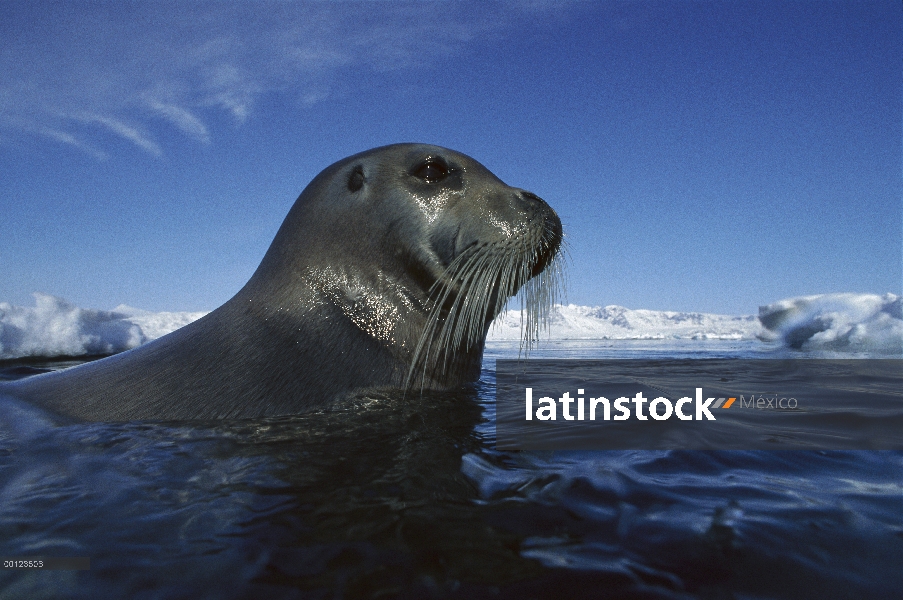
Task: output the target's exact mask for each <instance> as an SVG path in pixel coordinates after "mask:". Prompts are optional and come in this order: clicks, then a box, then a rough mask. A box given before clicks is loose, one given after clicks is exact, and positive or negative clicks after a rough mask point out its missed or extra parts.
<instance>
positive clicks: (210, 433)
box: [0, 340, 903, 599]
mask: <svg viewBox="0 0 903 600" xmlns="http://www.w3.org/2000/svg"><path fill="white" fill-rule="evenodd" d="M518 354H519V348H518V346H517V344H516V343H509V342H495V343H492V344H490V345H489V347H488V348H487V352H486V355H485V357H484V369H483V373H482V377H481V380H480V381H479V382H478V383H477V384H475V385H473V386H471V387H469V388H467V389H465V390H460V391H458V392H454V393H443V394H436V393H424V394H423V395H419V394H407V395H402V394H387V395H385V396H380V397H360V398H355V399H352V400H350V401H349V402H347V403H346V404H343V405H342V406H339V407H336V408H335V409H334V410H331V411H329V412H322V413H316V414H308V415H300V416H295V417H286V418H278V419H259V420H251V421H247V420H246V421H226V422H209V423H191V424H186V423H125V424H121V423H120V424H110V423H92V424H81V425H70V426H63V427H57V426H53V425H51V424H49V422H47V421H46V420H45V419H44V418H43V416H42V415H41V414H40V413H38V412H37V411H35V410H33V409H31V408H29V407H27V406H19V405H15V404H12V403H8V402H5V403H4V404H3V405H2V406H0V554H2V555H3V556H5V557H12V556H51V557H55V556H77V557H89V558H90V561H91V568H90V570H85V571H23V570H0V598H58V597H66V598H104V597H109V598H263V597H266V598H394V597H400V598H609V597H614V598H712V599H722V598H723V599H728V598H738V599H739V598H851V599H852V598H856V599H859V598H893V597H899V594H900V590H903V453H900V452H890V451H882V452H866V451H855V452H854V451H845V452H836V451H835V452H818V451H780V452H771V451H605V452H601V451H598V452H545V453H530V452H499V451H498V450H496V449H495V445H494V439H495V425H494V421H493V418H494V400H495V395H494V378H495V373H494V364H495V359H497V358H512V357H517V356H518ZM790 356H801V355H800V353H798V352H794V351H792V350H786V349H782V348H779V347H776V346H769V345H767V344H762V343H761V342H757V341H737V342H725V341H705V340H685V341H621V340H619V341H579V342H557V343H552V342H550V343H547V344H545V345H544V346H543V347H541V348H540V349H537V350H535V351H533V352H532V353H531V357H537V358H731V357H736V358H786V357H790ZM805 356H806V357H807V358H810V357H812V355H811V354H806V355H805ZM69 364H71V363H69ZM57 366H59V365H57V364H42V363H38V362H30V363H6V364H5V365H4V368H3V369H0V376H4V377H7V378H13V377H23V376H29V375H30V374H33V373H35V372H39V371H40V370H42V369H44V368H56V367H57ZM901 379H903V374H901Z"/></svg>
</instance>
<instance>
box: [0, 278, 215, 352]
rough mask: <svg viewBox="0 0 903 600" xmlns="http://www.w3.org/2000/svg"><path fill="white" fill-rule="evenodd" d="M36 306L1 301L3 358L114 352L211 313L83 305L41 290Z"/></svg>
mask: <svg viewBox="0 0 903 600" xmlns="http://www.w3.org/2000/svg"><path fill="white" fill-rule="evenodd" d="M33 296H34V298H35V306H34V307H26V306H13V305H11V304H9V303H8V302H0V359H10V358H22V357H26V356H48V357H49V356H83V355H90V354H114V353H116V352H122V351H123V350H128V349H130V348H134V347H136V346H140V345H141V344H143V343H145V342H149V341H150V340H152V339H155V338H157V337H160V336H161V335H164V334H166V333H169V332H170V331H173V330H175V329H178V328H179V327H182V326H183V325H187V324H188V323H190V322H191V321H194V320H195V319H198V318H200V317H202V316H203V315H204V314H205V313H149V312H146V311H139V310H136V309H132V308H129V307H127V306H120V307H117V308H116V309H114V310H112V311H107V310H93V309H88V308H79V307H77V306H75V305H73V304H70V303H69V302H66V301H65V300H63V299H62V298H57V297H56V296H50V295H48V294H41V293H35V294H33Z"/></svg>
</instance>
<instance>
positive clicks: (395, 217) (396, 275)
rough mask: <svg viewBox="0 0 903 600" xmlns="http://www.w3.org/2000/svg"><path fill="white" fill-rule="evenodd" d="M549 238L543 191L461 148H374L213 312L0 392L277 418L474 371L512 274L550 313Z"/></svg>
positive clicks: (82, 416) (190, 415) (323, 188)
mask: <svg viewBox="0 0 903 600" xmlns="http://www.w3.org/2000/svg"><path fill="white" fill-rule="evenodd" d="M561 237H562V232H561V222H560V221H559V219H558V216H557V215H556V214H555V212H554V211H553V210H552V209H551V208H550V207H549V206H548V205H547V204H546V203H545V202H544V201H543V200H541V199H540V198H538V197H537V196H535V195H533V194H531V193H529V192H526V191H524V190H520V189H517V188H512V187H509V186H507V185H505V184H504V183H502V181H500V180H499V179H498V178H497V177H496V176H495V175H493V174H492V173H491V172H489V170H487V169H486V168H485V167H483V166H482V165H481V164H480V163H478V162H476V161H475V160H473V159H472V158H469V157H467V156H465V155H463V154H460V153H457V152H454V151H451V150H448V149H445V148H440V147H437V146H428V145H421V144H396V145H391V146H384V147H381V148H376V149H373V150H369V151H367V152H363V153H361V154H356V155H354V156H351V157H349V158H346V159H344V160H341V161H339V162H337V163H335V164H334V165H332V166H330V167H328V168H326V169H325V170H324V171H323V172H321V173H320V174H319V175H318V176H317V177H316V178H314V180H313V181H312V182H311V183H310V184H309V185H308V186H307V188H306V189H305V190H304V191H303V192H302V193H301V196H300V197H299V198H298V200H297V201H296V202H295V204H294V205H293V206H292V209H291V210H290V211H289V214H288V216H287V217H286V219H285V221H284V222H283V224H282V226H281V227H280V229H279V231H278V233H277V234H276V237H275V239H274V240H273V243H272V244H271V246H270V248H269V250H268V251H267V253H266V255H265V256H264V258H263V261H262V262H261V263H260V266H259V267H258V268H257V270H256V271H255V273H254V275H253V276H252V277H251V279H250V280H249V281H248V283H247V284H246V285H245V286H244V287H243V288H242V289H241V290H240V291H239V292H238V293H237V294H236V295H235V296H234V297H233V298H232V299H231V300H229V301H228V302H226V303H225V304H224V305H222V306H221V307H219V308H218V309H216V310H215V311H213V312H211V313H210V314H208V315H206V316H205V317H203V318H201V319H199V320H197V321H195V322H193V323H191V324H189V325H187V326H185V327H183V328H181V329H178V330H176V331H174V332H172V333H170V334H169V335H166V336H163V337H161V338H159V339H157V340H154V341H153V342H150V343H148V344H145V345H143V346H140V347H138V348H135V349H133V350H130V351H127V352H123V353H121V354H117V355H114V356H111V357H108V358H105V359H102V360H99V361H95V362H91V363H87V364H84V365H81V366H78V367H75V368H73V369H68V370H65V371H58V372H53V373H47V374H44V375H38V376H35V377H31V378H27V379H23V380H21V381H17V382H10V383H6V384H2V385H0V393H2V394H5V395H8V396H12V397H14V398H17V399H20V400H25V401H27V402H30V403H32V404H34V405H37V406H40V407H42V408H44V409H48V410H50V411H52V412H54V413H57V414H59V415H64V416H66V417H70V418H74V419H77V420H89V421H124V420H145V419H146V420H171V419H172V420H175V419H216V418H251V417H262V416H276V415H287V414H296V413H301V412H306V411H310V410H314V409H317V408H322V407H324V406H328V405H329V404H330V403H332V402H334V401H336V400H338V399H341V398H342V397H345V396H348V395H349V394H352V393H360V392H362V391H367V390H371V389H378V388H399V387H405V386H407V387H410V388H414V389H417V388H419V389H447V388H452V387H455V386H459V385H461V384H463V383H466V382H470V381H474V380H476V378H477V377H478V376H479V370H480V360H481V357H482V354H483V346H484V344H485V340H486V333H487V331H488V327H489V324H490V322H491V321H492V319H493V318H494V317H495V316H496V314H497V313H498V312H499V311H500V310H501V309H502V308H503V306H504V304H505V302H506V301H507V299H508V298H509V297H510V296H512V295H514V294H515V293H516V292H517V291H518V289H520V288H521V287H522V286H524V284H527V283H528V281H529V284H530V285H532V288H530V287H529V286H528V289H529V290H532V291H531V294H532V295H531V296H530V297H528V298H527V304H528V306H527V308H528V309H529V308H531V306H532V307H533V308H534V309H535V308H536V306H541V305H545V306H546V310H547V308H548V305H549V302H550V299H551V298H553V297H554V294H553V293H550V292H549V291H548V289H549V285H551V284H550V283H549V281H551V279H550V277H546V278H545V279H543V277H542V276H540V277H537V275H539V274H540V273H541V272H542V271H543V270H544V269H546V267H548V266H549V265H550V263H556V264H557V263H558V261H553V259H554V258H555V256H556V254H557V253H558V249H559V246H560V243H561ZM550 270H551V269H550ZM531 279H532V280H531ZM537 281H538V282H539V283H537ZM525 291H527V290H525ZM540 312H542V311H541V310H540ZM534 314H535V310H534ZM541 316H542V315H540V317H541ZM534 320H535V318H534Z"/></svg>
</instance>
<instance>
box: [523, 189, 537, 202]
mask: <svg viewBox="0 0 903 600" xmlns="http://www.w3.org/2000/svg"><path fill="white" fill-rule="evenodd" d="M520 195H521V197H522V198H523V199H524V200H533V201H534V202H543V199H542V198H540V197H539V196H537V195H536V194H534V193H532V192H526V191H522V192H521V193H520Z"/></svg>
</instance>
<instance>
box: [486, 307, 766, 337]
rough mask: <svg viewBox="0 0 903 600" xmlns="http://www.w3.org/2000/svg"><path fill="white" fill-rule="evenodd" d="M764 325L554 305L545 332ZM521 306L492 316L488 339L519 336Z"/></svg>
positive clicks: (668, 331) (747, 333)
mask: <svg viewBox="0 0 903 600" xmlns="http://www.w3.org/2000/svg"><path fill="white" fill-rule="evenodd" d="M761 329H762V326H761V325H760V324H759V320H758V319H757V318H756V316H755V315H748V316H739V317H737V316H732V315H713V314H707V313H698V312H673V311H659V310H632V309H629V308H624V307H623V306H605V307H600V306H576V305H574V304H568V305H560V304H559V305H556V306H554V307H553V308H552V310H551V314H550V319H549V328H548V337H549V339H554V340H666V339H684V340H749V339H755V338H756V337H757V336H758V334H759V333H760V332H761ZM521 335H522V333H521V311H519V310H509V311H507V312H505V313H502V314H501V315H499V316H498V318H496V320H495V322H494V323H493V324H492V328H491V329H490V330H489V337H488V339H490V340H519V339H520V337H521Z"/></svg>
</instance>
